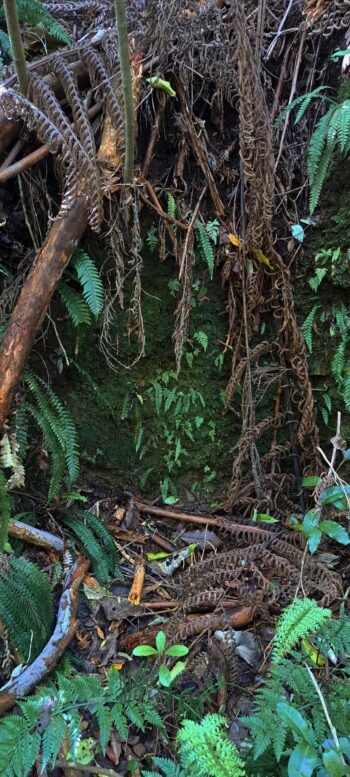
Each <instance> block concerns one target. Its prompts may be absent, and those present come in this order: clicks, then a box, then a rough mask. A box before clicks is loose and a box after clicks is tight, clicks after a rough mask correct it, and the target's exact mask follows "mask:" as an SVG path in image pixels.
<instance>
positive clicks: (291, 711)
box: [277, 702, 310, 743]
mask: <svg viewBox="0 0 350 777" xmlns="http://www.w3.org/2000/svg"><path fill="white" fill-rule="evenodd" d="M277 712H278V714H279V715H280V716H281V718H284V720H285V721H286V723H288V725H289V727H290V728H291V729H292V731H293V732H294V734H296V735H297V736H298V737H299V738H301V739H303V740H305V742H306V743H309V741H310V728H309V725H308V723H307V722H306V720H305V718H303V716H302V715H301V713H300V712H299V710H297V709H295V707H292V705H291V704H288V702H280V704H277Z"/></svg>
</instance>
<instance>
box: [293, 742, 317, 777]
mask: <svg viewBox="0 0 350 777" xmlns="http://www.w3.org/2000/svg"><path fill="white" fill-rule="evenodd" d="M318 764H319V759H318V755H317V750H316V748H315V747H313V746H312V745H309V744H308V743H307V742H299V744H298V745H297V746H296V748H295V749H294V750H293V752H292V755H291V756H290V759H289V761H288V777H311V776H312V774H313V772H314V769H316V766H317V765H318Z"/></svg>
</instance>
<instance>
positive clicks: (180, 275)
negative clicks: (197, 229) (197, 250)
mask: <svg viewBox="0 0 350 777" xmlns="http://www.w3.org/2000/svg"><path fill="white" fill-rule="evenodd" d="M206 191H207V187H206V186H205V187H204V189H203V191H202V193H201V195H200V197H199V200H198V202H197V205H196V207H195V209H194V211H193V214H192V218H191V221H190V223H189V225H188V230H187V235H186V238H185V242H184V247H183V251H182V257H181V261H180V271H179V280H181V277H182V274H183V271H184V267H185V260H186V254H187V248H188V241H189V239H190V234H191V231H192V227H193V224H194V222H195V220H196V218H197V213H198V211H199V208H200V204H201V202H202V199H203V197H204V195H205V193H206Z"/></svg>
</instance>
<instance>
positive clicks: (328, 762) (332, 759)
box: [322, 750, 349, 777]
mask: <svg viewBox="0 0 350 777" xmlns="http://www.w3.org/2000/svg"><path fill="white" fill-rule="evenodd" d="M322 760H323V765H324V766H325V767H326V769H327V772H328V773H329V774H330V777H343V775H344V774H349V769H347V767H346V766H345V764H343V762H342V759H341V756H340V755H339V753H337V752H336V750H328V751H327V752H326V753H323V759H322Z"/></svg>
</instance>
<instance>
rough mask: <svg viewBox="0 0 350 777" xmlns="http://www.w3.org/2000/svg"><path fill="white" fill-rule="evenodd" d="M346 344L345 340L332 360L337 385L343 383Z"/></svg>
mask: <svg viewBox="0 0 350 777" xmlns="http://www.w3.org/2000/svg"><path fill="white" fill-rule="evenodd" d="M346 343H347V341H346V339H343V340H342V341H341V343H339V345H338V348H337V350H336V352H335V354H334V356H333V359H332V364H331V369H332V373H333V375H334V377H335V379H336V381H337V383H341V382H342V380H343V372H344V366H345V348H346Z"/></svg>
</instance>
